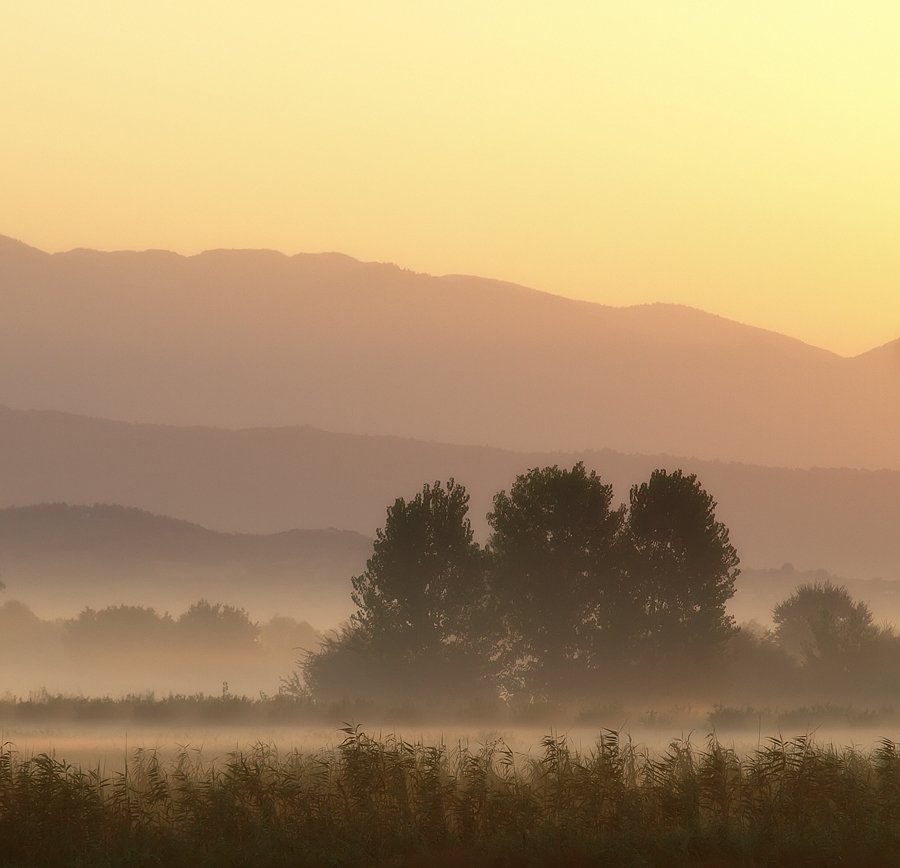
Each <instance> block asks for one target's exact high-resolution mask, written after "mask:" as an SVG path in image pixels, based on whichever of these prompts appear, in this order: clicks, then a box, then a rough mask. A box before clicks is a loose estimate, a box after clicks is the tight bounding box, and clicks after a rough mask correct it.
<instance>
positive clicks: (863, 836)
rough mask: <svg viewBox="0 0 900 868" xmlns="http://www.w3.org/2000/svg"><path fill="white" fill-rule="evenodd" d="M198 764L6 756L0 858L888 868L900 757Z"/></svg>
mask: <svg viewBox="0 0 900 868" xmlns="http://www.w3.org/2000/svg"><path fill="white" fill-rule="evenodd" d="M344 735H345V738H344V740H343V742H342V743H340V744H339V745H338V746H337V747H335V748H333V749H328V750H322V751H320V752H318V753H301V752H291V753H287V754H284V755H280V754H279V753H278V752H277V751H275V750H274V749H273V748H271V747H269V746H267V745H264V744H259V745H257V746H256V747H255V748H254V749H252V750H250V751H248V752H234V753H232V754H230V755H228V756H227V757H226V758H225V759H224V760H222V761H213V762H207V761H205V760H204V759H203V758H202V756H201V755H200V754H199V753H197V752H194V751H188V750H183V751H181V753H180V754H179V755H178V756H177V757H176V758H175V759H174V760H173V761H172V762H170V763H167V764H164V763H162V762H161V761H160V759H159V757H158V756H157V755H156V753H155V752H152V751H143V750H139V751H137V752H136V753H135V754H134V757H133V759H132V761H131V762H130V763H129V766H128V769H127V770H126V771H124V772H122V773H117V774H115V775H113V776H111V777H109V778H105V777H103V776H102V775H101V773H100V772H99V771H96V770H95V771H92V770H89V769H88V770H85V769H82V768H76V767H73V766H71V765H68V764H66V763H65V762H62V761H58V760H56V759H54V758H52V757H49V756H46V755H40V756H34V757H30V758H24V757H20V756H19V755H18V754H17V753H16V752H15V751H14V750H13V749H12V747H11V746H9V745H6V746H4V747H3V748H2V750H0V864H2V865H16V866H28V865H66V866H77V865H84V866H102V865H170V866H181V865H185V866H187V865H192V866H193V865H200V866H203V865H209V866H212V865H215V866H228V865H231V866H243V865H247V866H251V865H252V866H269V865H271V866H280V865H285V866H287V865H297V866H305V865H316V866H319V865H321V866H327V865H335V866H337V865H367V864H387V865H398V866H401V865H410V866H412V865H423V866H424V865H447V866H450V865H494V866H526V865H573V866H577V865H588V864H603V865H623V866H625V865H627V866H645V865H674V866H677V865H703V866H710V868H711V866H717V865H748V866H757V865H758V866H763V865H785V866H786V865H823V866H824V865H860V866H863V865H895V864H898V862H900V752H898V746H897V745H896V744H895V743H893V742H891V741H887V740H885V741H883V742H882V743H881V746H880V747H879V748H878V749H876V750H874V751H873V752H871V753H863V752H860V751H857V750H854V749H850V748H847V749H837V748H834V747H828V746H818V745H815V744H813V743H812V742H811V741H810V740H808V739H807V738H797V739H793V740H789V741H783V740H780V739H770V740H769V741H768V742H766V743H765V744H764V745H761V746H760V747H759V748H758V749H757V750H755V751H754V752H751V753H750V754H748V755H745V756H738V755H737V754H736V753H735V752H734V751H733V750H731V749H729V748H727V747H725V746H723V745H722V744H720V743H719V742H718V741H717V740H716V739H715V737H710V738H709V740H708V742H707V743H706V744H705V746H704V747H702V748H701V747H694V746H692V745H691V744H690V743H688V742H674V743H673V744H672V745H671V746H670V748H669V749H668V750H667V751H665V752H663V753H661V754H657V755H651V754H649V753H647V752H645V751H641V750H638V749H636V748H635V747H634V746H633V745H631V744H630V743H629V742H627V741H624V740H620V739H619V737H618V734H616V733H613V732H607V733H606V734H605V735H604V736H603V737H602V739H601V740H600V742H599V743H598V744H597V746H596V747H595V748H594V749H593V750H591V751H589V752H577V751H574V750H571V749H570V748H569V746H568V745H567V743H566V740H565V738H564V737H553V736H550V737H547V738H545V739H543V741H542V749H541V754H540V756H538V757H536V758H531V757H527V756H521V755H514V754H513V752H512V751H511V750H510V749H509V748H508V747H507V746H506V745H505V744H504V743H503V742H502V741H496V742H493V743H489V744H486V745H483V746H480V747H478V748H477V749H473V748H469V747H467V746H466V745H455V746H447V745H443V744H439V745H433V746H428V745H422V744H410V743H407V742H405V741H402V740H400V739H398V738H394V737H387V738H383V739H374V738H371V737H370V736H368V735H366V734H365V733H363V732H361V731H359V730H358V729H357V728H354V727H347V728H346V730H344Z"/></svg>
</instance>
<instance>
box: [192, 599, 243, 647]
mask: <svg viewBox="0 0 900 868" xmlns="http://www.w3.org/2000/svg"><path fill="white" fill-rule="evenodd" d="M175 628H176V629H175V640H176V641H177V642H178V643H179V644H181V645H182V646H183V647H185V648H186V649H190V648H192V647H193V648H194V649H197V650H201V649H202V650H203V651H215V652H219V653H223V652H224V653H242V652H248V651H255V650H257V649H258V647H259V645H258V637H259V629H260V628H259V625H258V624H255V623H254V622H253V621H251V620H250V616H249V615H248V614H247V613H246V612H245V611H244V610H243V609H240V608H237V607H236V606H227V605H223V604H222V603H210V602H208V601H207V600H200V601H199V602H197V603H194V604H193V605H192V606H191V607H190V608H189V609H188V610H187V611H186V612H185V613H184V614H183V615H181V616H180V617H179V618H178V621H177V622H176V623H175Z"/></svg>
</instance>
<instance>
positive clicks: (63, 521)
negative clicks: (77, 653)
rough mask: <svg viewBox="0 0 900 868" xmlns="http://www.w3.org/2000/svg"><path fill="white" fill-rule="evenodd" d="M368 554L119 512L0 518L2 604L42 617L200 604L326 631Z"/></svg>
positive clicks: (359, 547)
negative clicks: (15, 603) (291, 619)
mask: <svg viewBox="0 0 900 868" xmlns="http://www.w3.org/2000/svg"><path fill="white" fill-rule="evenodd" d="M371 550H372V541H371V540H370V539H368V538H367V537H364V536H362V535H360V534H356V533H353V532H351V531H338V530H292V531H287V532H284V533H277V534H264V535H253V534H225V533H217V532H215V531H211V530H207V529H206V528H203V527H200V526H199V525H196V524H191V523H189V522H186V521H177V520H175V519H172V518H168V517H166V516H161V515H154V514H152V513H148V512H144V511H141V510H138V509H133V508H125V507H121V506H109V505H102V504H100V505H94V506H68V505H66V504H60V503H55V504H40V505H36V506H28V507H19V508H8V509H2V510H0V578H2V580H3V582H4V583H5V584H6V586H7V587H6V591H5V594H4V596H5V597H6V598H7V599H18V600H22V601H24V602H25V603H27V604H28V605H29V606H30V607H32V608H33V609H35V611H37V612H38V613H39V614H41V615H42V616H44V617H59V616H71V615H74V614H75V613H77V612H79V611H81V610H82V609H83V608H84V607H85V606H91V607H93V608H103V607H105V606H108V605H113V604H120V603H128V604H131V605H143V606H153V607H154V608H156V609H158V610H159V611H170V612H173V613H175V614H178V613H180V612H183V611H185V610H186V609H187V608H188V606H190V605H191V604H192V603H195V602H197V600H199V599H201V598H206V599H208V600H210V601H211V602H221V603H227V604H230V605H238V606H243V607H244V608H246V609H247V610H248V611H250V613H251V615H253V616H254V617H256V618H266V617H269V616H271V615H273V614H275V613H279V614H287V615H292V616H295V617H298V618H303V619H304V620H307V621H310V622H311V623H313V624H315V625H316V626H318V627H320V628H323V629H324V628H329V627H333V626H335V625H336V624H337V623H338V622H339V621H340V620H342V619H343V618H345V617H347V615H348V614H349V613H350V611H352V609H353V606H352V603H351V601H350V578H351V576H353V575H355V574H357V573H359V572H360V571H361V570H362V569H364V567H365V563H366V559H367V558H368V557H369V555H370V553H371Z"/></svg>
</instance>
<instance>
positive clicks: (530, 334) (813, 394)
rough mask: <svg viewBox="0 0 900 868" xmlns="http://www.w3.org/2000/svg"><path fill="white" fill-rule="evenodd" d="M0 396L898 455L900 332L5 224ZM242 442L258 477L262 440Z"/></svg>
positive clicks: (452, 439)
mask: <svg viewBox="0 0 900 868" xmlns="http://www.w3.org/2000/svg"><path fill="white" fill-rule="evenodd" d="M0 401H2V402H3V403H6V404H8V405H10V406H13V407H17V408H38V409H46V408H51V409H56V410H63V411H68V412H72V413H79V414H86V415H91V416H104V417H111V418H119V419H129V420H143V421H150V422H157V423H171V424H179V425H214V426H225V427H247V426H253V427H258V426H281V425H298V424H308V425H313V426H316V427H318V428H323V429H327V430H337V431H347V432H352V433H359V434H396V435H401V436H404V437H413V438H420V439H426V440H434V441H439V442H446V443H459V444H487V445H492V446H498V447H504V448H511V449H520V450H544V451H547V450H584V449H589V448H595V449H596V448H610V449H615V450H619V451H622V452H628V453H645V454H655V453H662V452H665V453H668V454H674V455H688V456H698V457H699V458H703V459H719V460H725V461H743V462H749V463H755V464H763V465H773V466H788V467H811V466H817V465H818V466H825V467H844V466H846V467H857V468H869V469H878V468H893V469H900V438H898V437H897V436H896V432H897V430H898V427H900V342H894V343H892V344H889V345H887V346H885V347H882V348H877V349H875V350H873V351H872V352H869V353H864V354H862V355H861V356H858V357H856V358H852V359H846V358H842V357H839V356H837V355H834V354H833V353H830V352H827V351H824V350H821V349H817V348H814V347H810V346H808V345H806V344H803V343H801V342H800V341H796V340H793V339H790V338H786V337H784V336H781V335H778V334H775V333H772V332H768V331H764V330H761V329H756V328H751V327H749V326H745V325H741V324H738V323H735V322H731V321H728V320H725V319H722V318H719V317H715V316H712V315H709V314H705V313H702V312H700V311H697V310H693V309H689V308H682V307H677V306H671V305H650V306H641V307H632V308H613V307H606V306H603V305H598V304H591V303H586V302H577V301H572V300H569V299H565V298H562V297H558V296H553V295H548V294H544V293H539V292H536V291H533V290H528V289H524V288H522V287H518V286H513V285H510V284H505V283H500V282H496V281H488V280H483V279H480V278H475V277H461V276H448V277H431V276H428V275H423V274H415V273H412V272H408V271H404V270H402V269H400V268H397V267H395V266H392V265H383V264H375V263H362V262H357V261H355V260H353V259H350V258H348V257H345V256H340V255H337V254H322V255H299V256H293V257H287V256H283V255H281V254H278V253H273V252H269V251H210V252H207V253H203V254H200V255H198V256H193V257H182V256H179V255H176V254H173V253H167V252H163V251H147V252H143V253H129V252H119V253H98V252H93V251H85V250H74V251H70V252H68V253H63V254H54V255H49V254H45V253H42V252H40V251H38V250H35V249H34V248H30V247H27V246H26V245H23V244H20V243H18V242H14V241H11V240H10V239H0ZM140 431H141V432H143V433H142V434H141V435H140V436H144V437H150V436H151V435H150V434H149V433H148V432H147V430H145V429H140ZM166 436H169V437H180V438H184V437H189V436H190V435H188V434H186V433H184V432H182V433H180V434H178V435H175V434H172V433H170V434H169V435H166ZM208 436H209V437H210V438H212V439H213V440H215V442H226V441H227V442H229V443H230V442H237V441H238V440H240V438H241V437H247V438H250V439H251V440H252V439H253V438H254V437H257V436H258V435H256V434H252V435H251V434H236V435H234V436H235V438H236V439H235V440H234V441H231V440H228V439H227V438H225V440H221V441H220V440H218V439H216V438H224V437H225V435H224V434H217V435H212V434H209V435H208ZM266 436H267V437H269V438H274V439H277V438H279V437H281V438H287V439H290V437H291V436H294V435H289V434H286V433H282V434H278V433H276V432H270V433H269V434H267V435H266ZM307 436H311V435H309V434H307ZM148 442H149V441H148ZM223 448H224V447H223ZM410 448H412V447H410ZM415 448H417V449H421V448H424V447H422V446H418V447H415ZM262 454H263V455H264V454H265V453H262ZM200 460H201V464H203V463H204V462H205V463H208V464H210V466H211V464H213V463H215V461H214V457H212V456H211V457H209V459H200ZM260 460H261V461H262V462H263V463H265V461H266V460H267V459H265V458H260ZM243 461H244V462H245V463H247V464H249V465H251V466H249V467H248V468H247V471H246V472H247V473H248V474H249V475H248V477H247V479H246V480H245V484H246V485H248V486H249V487H250V488H251V489H253V490H259V491H260V493H261V491H262V486H259V485H256V483H254V482H253V481H252V464H253V461H254V459H253V457H252V455H251V454H250V453H248V454H247V455H246V456H245V458H244V459H243ZM526 463H527V462H526ZM517 469H521V464H520V465H519V467H517ZM136 472H137V471H136ZM457 475H458V476H459V477H460V478H463V476H464V474H463V472H462V470H459V471H458V472H457ZM395 479H399V477H395ZM174 482H177V481H175V480H173V483H174ZM124 483H125V480H123V482H122V484H123V485H124ZM60 484H62V480H60ZM181 489H182V490H181V491H180V492H179V494H178V497H175V496H174V492H173V500H178V502H180V503H182V504H183V507H182V509H181V510H180V514H185V512H188V513H190V512H191V511H192V508H191V507H190V505H189V504H190V502H191V497H192V496H195V495H192V494H191V492H190V491H189V490H187V486H185V485H183V486H181ZM320 494H321V496H322V497H323V498H324V499H325V500H326V502H327V500H328V497H329V495H328V494H327V493H320ZM181 495H184V497H183V499H178V498H180V496H181ZM135 496H137V495H135ZM380 496H383V495H380ZM99 499H105V498H99ZM123 502H129V503H132V502H134V501H133V500H126V501H123ZM266 508H267V507H263V511H265V509H266ZM163 511H167V512H168V511H171V510H168V509H164V510H163ZM300 517H301V516H298V518H300ZM366 521H367V522H368V521H369V519H366ZM220 523H221V522H220ZM213 524H216V522H215V521H214V522H213ZM296 524H304V522H302V521H298V520H297V519H293V520H288V521H286V522H285V524H284V525H282V526H293V525H296ZM350 526H352V527H357V526H359V525H358V524H352V525H350ZM785 532H787V531H785Z"/></svg>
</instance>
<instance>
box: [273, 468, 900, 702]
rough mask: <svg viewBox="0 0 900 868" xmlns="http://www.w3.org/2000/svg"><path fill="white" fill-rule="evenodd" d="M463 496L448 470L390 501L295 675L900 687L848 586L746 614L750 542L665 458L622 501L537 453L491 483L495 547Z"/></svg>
mask: <svg viewBox="0 0 900 868" xmlns="http://www.w3.org/2000/svg"><path fill="white" fill-rule="evenodd" d="M468 501H469V498H468V495H467V493H466V491H465V488H464V487H463V486H462V485H460V484H458V483H456V482H455V481H453V480H451V481H450V482H448V483H446V484H442V483H440V482H435V483H434V484H433V485H425V486H424V488H423V489H422V491H421V492H420V493H419V494H417V495H416V496H415V497H414V498H413V499H412V500H405V499H402V498H400V499H398V500H396V501H395V503H394V504H393V505H392V506H390V507H389V508H388V510H387V516H386V521H385V524H384V527H383V528H382V529H380V530H379V531H378V533H377V537H376V540H375V543H374V549H373V553H372V557H371V558H370V559H369V561H368V563H367V567H366V570H365V572H364V573H362V574H361V575H359V576H357V577H355V578H354V579H353V594H352V597H353V601H354V603H355V604H356V607H357V609H356V612H355V613H354V614H353V615H352V617H351V619H350V621H349V622H348V623H347V624H345V625H344V626H343V627H342V628H341V630H339V631H337V632H336V633H334V634H332V635H331V636H329V637H328V638H326V640H325V642H324V644H323V646H322V648H321V649H320V650H319V651H317V652H315V653H311V654H309V655H307V656H306V658H305V659H304V660H302V661H301V666H300V668H299V671H298V673H297V674H296V676H295V678H294V679H293V681H292V682H290V683H289V685H288V687H289V689H290V690H292V691H293V692H295V693H297V694H299V695H305V696H307V697H309V698H311V699H313V700H314V701H329V702H333V701H335V700H339V699H351V698H352V699H370V700H375V701H380V702H397V701H399V700H402V699H407V700H412V699H418V700H424V701H426V702H437V701H439V700H440V701H446V700H447V698H448V697H449V698H450V699H451V701H472V700H473V699H475V700H478V699H481V700H483V701H485V703H488V704H489V703H491V702H493V701H496V700H497V699H498V698H499V699H502V700H505V701H510V700H511V701H513V702H514V704H515V705H517V706H518V707H522V706H523V705H534V704H535V703H548V702H550V703H553V702H557V703H558V702H569V701H572V702H576V703H578V704H580V705H581V706H582V707H589V706H590V705H592V704H597V703H602V702H604V701H618V700H622V699H624V700H626V701H627V700H628V699H629V698H637V697H647V698H654V699H668V700H674V701H678V700H679V699H685V700H691V699H696V700H699V701H707V702H721V701H728V702H750V701H755V702H779V701H789V702H792V703H796V701H798V700H800V701H805V702H815V701H831V700H833V699H836V698H839V699H840V700H841V701H842V702H848V701H863V702H869V703H871V702H873V701H877V702H882V703H890V702H892V701H894V700H895V699H896V698H897V697H898V695H900V690H898V688H900V641H898V639H897V637H896V635H895V634H894V632H893V630H892V629H891V628H889V627H885V626H877V625H876V624H875V623H874V620H873V617H872V613H871V611H869V609H868V607H867V606H866V605H865V604H864V603H861V602H858V601H855V600H853V599H852V598H851V597H850V595H849V594H848V593H847V591H846V589H844V588H843V587H840V586H836V585H832V584H830V583H828V582H819V583H814V584H808V585H803V586H801V587H799V588H798V589H797V590H796V592H795V593H793V594H792V595H791V596H790V597H789V598H788V599H786V600H785V601H784V602H782V603H781V604H779V605H778V606H777V607H776V609H775V611H774V613H773V621H774V628H772V629H766V628H759V627H757V628H754V627H753V626H748V627H747V628H745V629H738V627H737V626H736V625H735V624H734V623H733V621H732V619H731V618H730V617H729V615H728V614H727V612H726V604H727V602H728V600H729V598H730V597H731V596H732V595H733V593H734V589H735V579H736V578H737V576H738V574H739V569H738V563H739V559H738V555H737V552H736V551H735V549H734V547H733V546H732V545H731V543H730V542H729V534H728V529H727V528H726V527H725V526H724V525H723V524H722V523H721V522H719V521H718V520H717V519H716V515H715V508H716V504H715V502H714V500H713V499H712V497H711V496H710V495H709V493H708V492H706V491H705V490H704V489H703V487H702V485H701V484H700V482H699V481H698V480H697V478H696V477H695V476H693V475H686V474H684V473H682V472H681V471H678V470H676V471H675V472H667V471H665V470H656V471H655V472H654V473H653V474H652V475H651V477H650V479H649V480H648V481H647V482H645V483H643V484H641V485H636V486H634V487H633V488H632V489H631V491H630V494H629V499H628V503H627V504H626V505H623V506H619V507H616V506H614V504H613V492H612V488H611V486H609V485H607V484H605V483H604V482H603V481H602V480H601V479H600V478H599V477H598V476H597V474H596V473H594V472H588V471H586V469H585V468H584V466H583V465H582V464H581V463H579V464H576V465H575V466H574V467H572V468H571V469H564V468H559V467H556V466H554V467H544V468H535V469H532V470H530V471H528V472H527V473H525V474H522V475H520V476H519V477H518V478H517V479H516V481H515V482H514V484H513V485H512V487H511V488H510V490H509V491H508V492H507V491H501V492H500V493H498V494H497V495H496V497H495V498H494V504H493V509H492V511H491V512H490V513H489V514H488V516H487V518H488V522H489V524H490V528H491V534H490V537H489V539H488V541H487V543H486V545H485V546H484V547H481V546H479V545H478V544H477V542H476V541H475V540H474V538H473V533H472V528H471V525H470V522H469V518H468V515H467V512H468Z"/></svg>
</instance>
